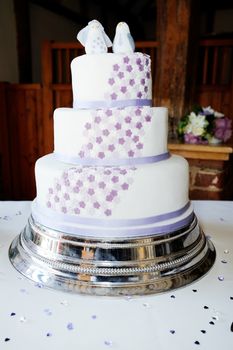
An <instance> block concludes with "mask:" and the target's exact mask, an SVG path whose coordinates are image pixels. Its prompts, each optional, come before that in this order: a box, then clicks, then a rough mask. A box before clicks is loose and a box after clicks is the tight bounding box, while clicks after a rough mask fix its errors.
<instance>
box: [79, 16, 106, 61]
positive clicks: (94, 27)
mask: <svg viewBox="0 0 233 350" xmlns="http://www.w3.org/2000/svg"><path fill="white" fill-rule="evenodd" d="M77 39H78V40H79V41H80V43H81V44H82V45H83V46H84V47H85V51H86V53H87V54H96V53H105V52H107V51H108V47H111V46H112V42H111V40H110V39H109V37H108V36H107V35H106V34H105V31H104V27H103V26H102V24H101V23H100V22H99V21H97V20H96V19H94V20H93V21H90V22H89V23H88V25H87V26H86V27H85V28H83V29H82V30H80V32H78V34H77Z"/></svg>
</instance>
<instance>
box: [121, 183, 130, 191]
mask: <svg viewBox="0 0 233 350" xmlns="http://www.w3.org/2000/svg"><path fill="white" fill-rule="evenodd" d="M121 188H122V190H124V191H126V190H128V188H129V185H128V184H127V183H126V182H124V183H123V184H122V185H121Z"/></svg>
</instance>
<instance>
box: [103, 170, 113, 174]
mask: <svg viewBox="0 0 233 350" xmlns="http://www.w3.org/2000/svg"><path fill="white" fill-rule="evenodd" d="M111 173H112V172H111V170H109V169H107V170H104V175H111Z"/></svg>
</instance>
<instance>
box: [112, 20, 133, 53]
mask: <svg viewBox="0 0 233 350" xmlns="http://www.w3.org/2000/svg"><path fill="white" fill-rule="evenodd" d="M112 48H113V52H114V53H132V52H134V49H135V44H134V40H133V38H132V35H131V34H130V30H129V26H128V24H127V23H125V22H120V23H118V25H117V27H116V34H115V38H114V40H113V47H112Z"/></svg>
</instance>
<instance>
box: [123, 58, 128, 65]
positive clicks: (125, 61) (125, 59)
mask: <svg viewBox="0 0 233 350" xmlns="http://www.w3.org/2000/svg"><path fill="white" fill-rule="evenodd" d="M123 61H124V63H126V64H127V63H129V57H128V56H125V57H124V59H123Z"/></svg>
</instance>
